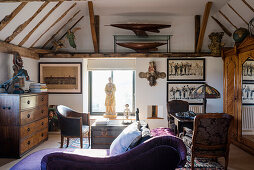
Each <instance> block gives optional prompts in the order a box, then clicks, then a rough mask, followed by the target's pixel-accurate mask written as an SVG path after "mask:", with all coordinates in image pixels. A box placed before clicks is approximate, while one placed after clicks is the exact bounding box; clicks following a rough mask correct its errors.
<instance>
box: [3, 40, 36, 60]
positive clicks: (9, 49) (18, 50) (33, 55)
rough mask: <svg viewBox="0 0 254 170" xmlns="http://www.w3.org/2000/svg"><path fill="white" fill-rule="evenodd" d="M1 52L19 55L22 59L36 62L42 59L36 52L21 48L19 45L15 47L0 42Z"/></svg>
mask: <svg viewBox="0 0 254 170" xmlns="http://www.w3.org/2000/svg"><path fill="white" fill-rule="evenodd" d="M0 52H1V53H8V54H13V53H19V54H20V55H21V56H22V57H27V58H32V59H36V60H39V59H40V58H39V55H38V53H37V52H35V51H34V50H30V49H28V48H24V47H19V46H17V45H13V44H10V43H6V42H3V41H0Z"/></svg>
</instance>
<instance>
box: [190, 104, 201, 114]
mask: <svg viewBox="0 0 254 170" xmlns="http://www.w3.org/2000/svg"><path fill="white" fill-rule="evenodd" d="M189 110H190V111H193V112H194V113H203V105H189Z"/></svg>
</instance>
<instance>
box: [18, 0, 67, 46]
mask: <svg viewBox="0 0 254 170" xmlns="http://www.w3.org/2000/svg"><path fill="white" fill-rule="evenodd" d="M62 3H63V2H58V3H57V4H56V5H55V6H54V7H53V8H52V9H51V10H50V11H49V12H48V13H47V14H46V15H45V16H44V17H43V18H42V19H41V20H40V22H39V23H38V24H37V25H36V26H35V27H34V28H33V29H32V30H31V31H30V32H29V33H28V34H27V35H26V36H25V37H24V38H23V40H22V41H21V42H20V43H19V46H22V45H23V44H25V43H26V41H27V40H28V39H29V38H30V37H31V35H32V34H33V33H34V31H36V30H37V28H38V27H39V26H40V25H41V24H42V23H43V22H44V21H45V20H46V19H47V18H48V17H49V15H50V14H51V13H52V12H53V11H55V10H56V9H57V8H58V7H59V6H60V5H61V4H62Z"/></svg>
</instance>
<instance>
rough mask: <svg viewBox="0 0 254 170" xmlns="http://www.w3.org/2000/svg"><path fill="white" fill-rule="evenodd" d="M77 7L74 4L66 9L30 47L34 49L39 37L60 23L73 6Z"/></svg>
mask: <svg viewBox="0 0 254 170" xmlns="http://www.w3.org/2000/svg"><path fill="white" fill-rule="evenodd" d="M76 5H77V3H74V4H73V5H72V6H71V7H70V8H69V9H67V10H66V11H65V12H64V13H63V14H62V15H61V16H60V17H59V18H58V19H57V20H56V21H55V22H54V23H53V24H52V25H51V26H50V27H49V28H48V29H47V30H46V31H44V33H43V34H42V35H41V36H40V37H39V38H37V40H36V41H35V42H34V43H33V44H32V45H31V47H34V45H35V44H36V43H37V42H38V41H39V40H40V39H41V37H42V36H43V35H45V34H46V33H47V32H48V31H49V30H50V29H51V28H52V27H53V26H55V25H56V24H57V23H58V22H59V21H61V20H62V19H63V18H64V17H65V15H67V13H68V12H69V11H70V10H71V9H72V8H74V7H75V6H76Z"/></svg>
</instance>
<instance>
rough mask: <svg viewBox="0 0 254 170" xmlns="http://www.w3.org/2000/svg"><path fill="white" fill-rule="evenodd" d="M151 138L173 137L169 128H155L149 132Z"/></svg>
mask: <svg viewBox="0 0 254 170" xmlns="http://www.w3.org/2000/svg"><path fill="white" fill-rule="evenodd" d="M151 134H152V136H175V135H174V132H173V131H172V130H171V129H169V128H163V127H160V128H156V129H152V130H151Z"/></svg>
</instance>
